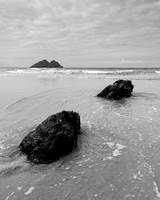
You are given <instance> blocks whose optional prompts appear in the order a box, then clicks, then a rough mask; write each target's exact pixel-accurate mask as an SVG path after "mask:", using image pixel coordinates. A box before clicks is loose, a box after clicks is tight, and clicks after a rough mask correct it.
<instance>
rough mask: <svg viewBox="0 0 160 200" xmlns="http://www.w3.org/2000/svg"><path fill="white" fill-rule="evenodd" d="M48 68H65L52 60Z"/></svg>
mask: <svg viewBox="0 0 160 200" xmlns="http://www.w3.org/2000/svg"><path fill="white" fill-rule="evenodd" d="M48 68H63V67H62V66H61V65H60V64H59V63H58V62H57V61H55V60H52V61H51V62H50V63H49V65H48Z"/></svg>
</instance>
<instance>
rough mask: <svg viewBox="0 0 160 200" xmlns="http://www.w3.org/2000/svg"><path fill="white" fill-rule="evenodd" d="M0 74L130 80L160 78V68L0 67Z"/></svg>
mask: <svg viewBox="0 0 160 200" xmlns="http://www.w3.org/2000/svg"><path fill="white" fill-rule="evenodd" d="M0 76H11V77H23V76H25V77H26V76H29V77H38V78H41V77H46V78H68V77H71V78H80V79H112V78H113V79H115V78H126V79H131V80H160V70H159V69H153V68H144V69H140V68H139V69H135V68H134V69H130V68H128V69H127V68H125V69H118V68H106V69H99V68H97V69H70V68H68V69H67V68H65V69H26V68H25V69H24V68H23V69H22V68H21V69H16V68H14V69H12V68H10V69H1V70H0Z"/></svg>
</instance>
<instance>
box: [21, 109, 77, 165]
mask: <svg viewBox="0 0 160 200" xmlns="http://www.w3.org/2000/svg"><path fill="white" fill-rule="evenodd" d="M79 134H80V116H79V114H78V113H76V112H73V111H62V112H59V113H57V114H54V115H51V116H49V117H48V118H47V119H46V120H44V121H43V122H42V123H41V124H40V125H38V126H37V128H36V129H35V130H33V131H31V132H30V133H29V134H28V135H27V136H26V137H25V138H24V139H23V140H22V142H21V143H20V145H19V147H18V149H19V150H20V151H21V152H22V153H23V154H25V155H27V159H28V160H29V161H31V162H34V163H37V164H41V163H44V164H47V163H51V162H53V161H56V160H58V159H59V158H60V157H62V156H65V155H67V154H69V153H71V152H72V150H73V149H74V148H75V147H76V145H77V138H78V135H79Z"/></svg>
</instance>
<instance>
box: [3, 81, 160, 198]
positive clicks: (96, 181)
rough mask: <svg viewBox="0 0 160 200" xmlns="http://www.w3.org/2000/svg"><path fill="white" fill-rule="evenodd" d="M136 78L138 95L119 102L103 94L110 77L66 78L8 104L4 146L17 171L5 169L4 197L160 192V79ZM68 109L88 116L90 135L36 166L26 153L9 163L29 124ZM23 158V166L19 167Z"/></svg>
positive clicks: (159, 195)
mask: <svg viewBox="0 0 160 200" xmlns="http://www.w3.org/2000/svg"><path fill="white" fill-rule="evenodd" d="M27 81H28V80H27ZM34 81H37V82H38V80H34ZM62 83H63V87H62ZM86 83H87V84H86ZM133 83H134V85H135V88H137V89H135V91H134V95H133V97H131V98H130V99H126V100H122V101H112V102H111V101H105V100H103V99H97V98H96V97H95V94H96V93H97V92H98V91H99V89H102V88H103V87H102V86H104V85H105V84H106V81H104V80H97V81H96V82H95V80H86V81H85V83H84V81H83V80H78V81H77V80H71V81H69V80H66V82H65V80H63V81H62V80H60V81H58V82H57V85H54V86H52V87H53V88H52V89H51V82H50V83H49V87H50V90H49V91H46V92H42V93H41V94H39V95H33V96H30V97H28V98H26V99H24V100H23V101H19V102H17V103H16V104H13V105H11V106H9V107H8V108H7V109H6V110H4V112H3V119H4V121H1V129H0V132H1V138H2V139H3V142H2V140H1V145H3V147H8V148H7V149H1V153H2V155H3V156H4V157H1V163H3V166H4V168H5V165H6V168H7V169H8V172H9V170H10V171H12V170H13V173H6V174H5V172H4V173H3V175H2V174H1V178H0V194H1V198H2V199H6V200H11V199H16V200H18V199H55V200H56V199H65V200H69V199H77V200H78V199H88V200H89V199H90V200H92V199H102V200H103V199H107V200H108V199H112V200H113V199H114V200H119V199H122V200H123V199H124V200H125V199H126V200H130V199H136V200H143V199H145V200H146V199H147V200H150V199H156V200H158V199H160V190H159V188H160V177H159V172H160V170H159V166H160V158H159V152H160V147H159V146H160V145H159V143H160V135H159V120H158V119H159V117H160V103H159V99H160V96H159V95H160V94H159V93H158V92H157V88H158V87H157V84H159V82H158V81H157V82H149V81H148V82H147V81H146V83H147V84H148V85H146V84H145V85H142V84H143V83H144V81H134V82H133ZM39 84H41V83H39ZM72 84H73V85H74V87H71V85H72ZM37 85H38V83H37ZM57 86H59V88H61V89H60V90H59V89H57ZM152 88H154V89H152ZM142 91H143V92H142ZM144 91H145V93H144ZM142 93H143V94H142ZM48 100H50V101H48ZM62 109H67V110H68V109H69V110H70V109H71V110H75V111H78V112H79V113H80V115H81V119H82V131H83V135H82V136H81V139H80V141H79V148H78V149H77V150H76V151H75V152H73V153H72V154H71V155H69V156H67V157H65V158H63V159H62V160H60V161H58V162H56V163H53V164H50V165H39V166H34V165H31V164H30V163H26V162H25V158H24V160H23V161H22V162H21V160H20V159H21V158H18V157H17V158H15V160H14V159H13V160H9V161H6V162H3V159H4V158H6V157H7V155H9V153H10V152H12V151H13V149H14V148H12V147H13V146H16V145H17V144H19V142H20V141H21V139H22V138H23V136H24V135H25V134H26V133H27V132H28V131H30V130H31V129H33V128H34V127H35V125H36V124H38V123H39V122H41V121H43V119H44V118H45V117H47V116H48V115H50V114H52V113H55V112H57V111H59V110H62ZM33 110H34V111H35V112H33ZM26 116H29V117H26ZM8 124H9V125H8ZM15 162H16V163H18V164H17V166H20V168H19V169H18V170H15V171H14V169H15ZM8 165H9V166H10V167H7V166H8ZM4 168H3V170H4Z"/></svg>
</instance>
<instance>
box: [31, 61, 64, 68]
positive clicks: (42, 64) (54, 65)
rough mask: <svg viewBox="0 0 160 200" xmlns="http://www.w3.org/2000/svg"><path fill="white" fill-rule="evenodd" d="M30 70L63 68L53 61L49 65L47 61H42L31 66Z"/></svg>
mask: <svg viewBox="0 0 160 200" xmlns="http://www.w3.org/2000/svg"><path fill="white" fill-rule="evenodd" d="M30 68H63V66H61V65H60V64H59V63H58V62H57V61H55V60H52V61H51V62H50V63H49V62H48V61H47V60H42V61H39V62H37V63H36V64H34V65H32V66H31V67H30Z"/></svg>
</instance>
